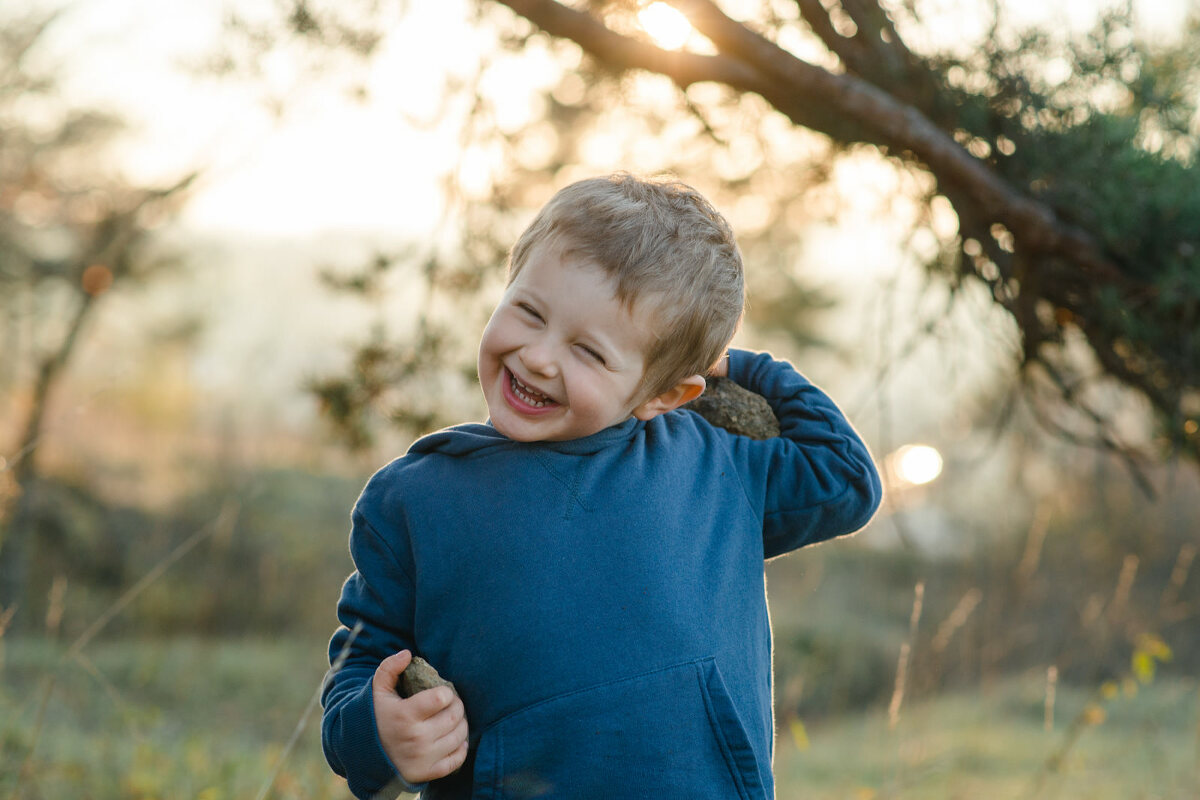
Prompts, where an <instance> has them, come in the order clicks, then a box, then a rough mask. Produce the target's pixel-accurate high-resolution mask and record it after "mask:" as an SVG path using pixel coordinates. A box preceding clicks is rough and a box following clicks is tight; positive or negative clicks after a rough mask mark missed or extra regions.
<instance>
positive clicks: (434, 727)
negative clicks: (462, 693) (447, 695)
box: [422, 697, 467, 744]
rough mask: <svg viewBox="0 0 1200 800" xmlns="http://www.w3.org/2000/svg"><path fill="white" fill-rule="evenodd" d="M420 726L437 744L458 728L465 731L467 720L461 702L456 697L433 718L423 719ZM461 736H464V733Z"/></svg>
mask: <svg viewBox="0 0 1200 800" xmlns="http://www.w3.org/2000/svg"><path fill="white" fill-rule="evenodd" d="M422 724H423V725H424V726H425V730H427V731H428V732H429V735H430V736H431V737H432V738H435V739H437V740H439V744H440V742H441V740H442V739H444V738H446V737H447V736H449V735H450V734H451V733H452V732H453V731H455V730H457V729H458V728H462V729H463V730H464V731H465V730H466V724H467V719H466V714H465V712H464V709H463V704H462V701H461V700H459V699H458V698H457V697H456V698H454V701H453V702H451V703H450V705H448V706H446V707H445V708H443V709H441V710H440V711H438V712H437V713H435V714H434V715H433V716H430V717H427V718H425V719H424V720H423V721H422ZM463 735H464V736H465V735H466V734H465V733H464V734H463ZM456 744H457V743H456Z"/></svg>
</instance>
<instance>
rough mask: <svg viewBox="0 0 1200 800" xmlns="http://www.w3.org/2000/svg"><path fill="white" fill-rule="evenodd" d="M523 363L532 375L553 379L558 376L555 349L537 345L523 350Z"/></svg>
mask: <svg viewBox="0 0 1200 800" xmlns="http://www.w3.org/2000/svg"><path fill="white" fill-rule="evenodd" d="M520 357H521V363H522V364H524V365H525V369H527V370H529V371H530V372H531V373H536V374H538V375H542V376H545V377H547V378H552V377H554V376H555V375H557V374H558V363H557V362H556V361H555V360H554V352H553V348H551V347H549V346H547V345H545V344H541V343H537V344H529V345H526V346H525V347H522V348H521V352H520Z"/></svg>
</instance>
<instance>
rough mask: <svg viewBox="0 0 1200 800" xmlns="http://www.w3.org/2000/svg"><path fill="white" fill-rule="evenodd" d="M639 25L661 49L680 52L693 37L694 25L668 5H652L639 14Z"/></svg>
mask: <svg viewBox="0 0 1200 800" xmlns="http://www.w3.org/2000/svg"><path fill="white" fill-rule="evenodd" d="M637 18H638V24H639V25H641V26H642V29H643V30H645V31H646V33H648V34H650V38H651V39H653V40H654V43H655V44H657V45H658V46H659V47H662V48H663V49H666V50H678V49H679V48H681V47H683V45H684V43H685V42H687V40H688V37H689V36H691V35H692V23H690V22H688V18H687V17H685V16H684V15H683V14H682V13H680V12H679V11H676V10H675V9H674V8H672V7H671V6H669V5H667V4H666V3H657V2H656V3H651V4H650V5H648V6H646V7H645V8H643V9H642V10H641V11H639V12H638V15H637Z"/></svg>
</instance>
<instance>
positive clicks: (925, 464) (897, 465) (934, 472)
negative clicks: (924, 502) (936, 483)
mask: <svg viewBox="0 0 1200 800" xmlns="http://www.w3.org/2000/svg"><path fill="white" fill-rule="evenodd" d="M889 460H890V461H891V462H892V468H893V469H894V470H895V474H896V477H897V478H899V479H900V480H902V481H904V482H905V483H907V484H911V485H913V486H920V485H922V484H926V483H929V482H930V481H932V480H934V479H935V478H937V476H938V475H941V474H942V454H941V453H939V452H938V451H937V450H936V449H935V448H933V447H930V446H929V445H927V444H906V445H904V446H903V447H901V448H900V449H898V450H897V451H896V452H894V453H892V455H891V456H890V457H889Z"/></svg>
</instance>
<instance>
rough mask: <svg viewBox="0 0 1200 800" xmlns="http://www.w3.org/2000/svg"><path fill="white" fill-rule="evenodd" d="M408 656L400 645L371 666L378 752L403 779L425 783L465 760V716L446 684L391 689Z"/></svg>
mask: <svg viewBox="0 0 1200 800" xmlns="http://www.w3.org/2000/svg"><path fill="white" fill-rule="evenodd" d="M411 661H412V653H410V652H409V651H407V650H401V651H400V652H399V653H396V654H395V655H393V656H389V657H388V658H386V659H384V660H383V662H382V663H380V665H379V667H378V668H376V670H375V677H374V679H373V680H372V699H373V701H374V703H375V727H376V728H377V729H378V731H379V741H380V742H382V743H383V749H384V752H386V753H387V755H388V758H390V759H391V760H392V764H393V765H395V767H396V769H398V770H400V774H401V775H402V776H403V777H404V780H406V781H408V782H409V783H425V782H426V781H431V780H434V779H435V778H443V777H445V776H446V775H449V774H450V773H452V772H454V770H456V769H458V768H459V767H461V766H462V765H463V762H464V761H466V758H467V718H466V715H465V711H464V709H463V704H462V700H460V699H459V698H458V695H457V694H455V693H454V690H453V689H451V688H450V687H449V686H438V687H436V688H434V689H426V690H425V691H423V692H418V693H417V694H414V695H413V696H412V697H409V698H408V699H405V698H403V697H401V696H400V695H398V694H397V693H396V681H398V680H399V679H400V673H402V672H404V670H405V668H406V667H408V665H409V663H410V662H411Z"/></svg>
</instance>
